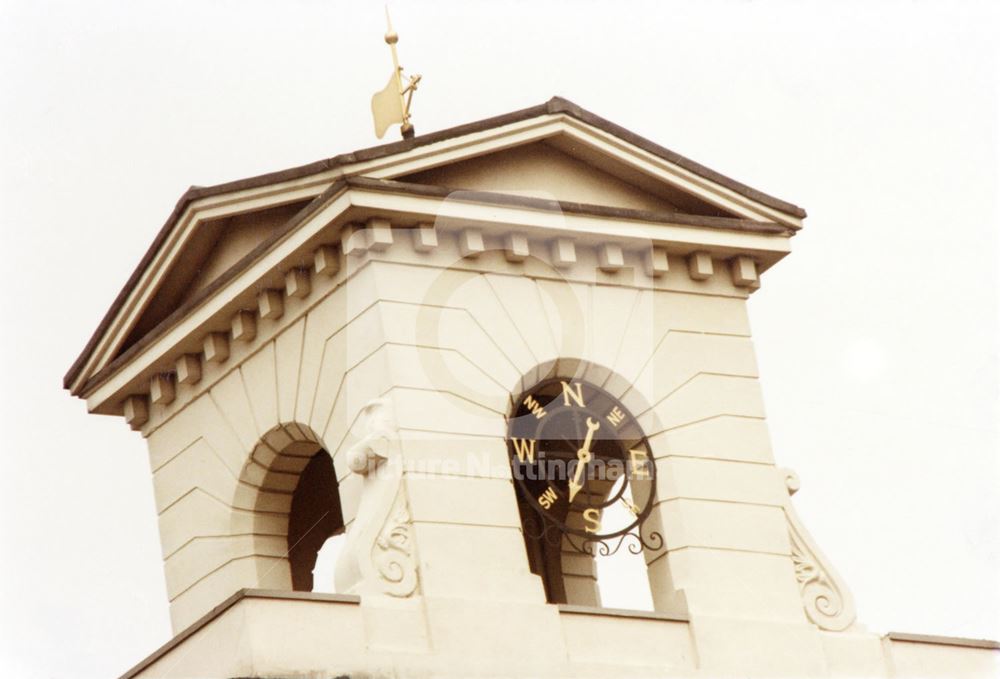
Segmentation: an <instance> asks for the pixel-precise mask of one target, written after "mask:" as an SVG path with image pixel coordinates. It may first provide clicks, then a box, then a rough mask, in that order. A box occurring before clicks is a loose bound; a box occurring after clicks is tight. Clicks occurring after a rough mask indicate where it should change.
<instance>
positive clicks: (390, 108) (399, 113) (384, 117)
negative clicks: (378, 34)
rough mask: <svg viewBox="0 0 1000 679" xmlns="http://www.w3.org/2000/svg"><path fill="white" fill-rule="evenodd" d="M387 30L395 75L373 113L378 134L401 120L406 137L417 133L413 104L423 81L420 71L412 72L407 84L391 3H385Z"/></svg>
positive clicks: (376, 99)
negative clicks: (397, 49)
mask: <svg viewBox="0 0 1000 679" xmlns="http://www.w3.org/2000/svg"><path fill="white" fill-rule="evenodd" d="M385 23H386V29H387V30H386V33H385V42H386V44H387V45H389V49H390V50H391V52H392V67H393V71H392V76H391V77H390V78H389V84H388V85H386V86H385V88H384V89H382V90H381V91H379V92H376V93H375V95H374V96H373V97H372V116H373V117H374V119H375V135H376V136H377V137H378V138H379V139H381V138H382V137H383V136H384V135H385V131H386V129H388V128H389V126H390V125H394V124H395V123H400V128H399V131H400V133H402V135H403V139H410V138H411V137H412V136H413V134H414V130H413V124H412V123H411V122H410V104H411V103H412V101H413V93H414V92H415V91H416V90H417V84H418V83H419V82H420V76H419V75H411V76H410V77H409V82H408V83H407V85H406V87H405V88H404V87H403V67H402V66H400V65H399V57H398V56H397V54H396V43H398V42H399V35H398V34H397V33H396V32H395V31H394V30H392V19H391V18H390V17H389V6H388V5H386V6H385Z"/></svg>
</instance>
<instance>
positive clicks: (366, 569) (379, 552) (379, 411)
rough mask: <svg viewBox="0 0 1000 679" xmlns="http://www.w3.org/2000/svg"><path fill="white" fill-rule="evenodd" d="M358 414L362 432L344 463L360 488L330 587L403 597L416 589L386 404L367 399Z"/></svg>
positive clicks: (395, 442) (414, 564) (398, 465)
mask: <svg viewBox="0 0 1000 679" xmlns="http://www.w3.org/2000/svg"><path fill="white" fill-rule="evenodd" d="M361 418H362V421H363V427H364V432H365V433H364V436H363V437H362V438H361V439H360V440H359V441H358V442H357V443H356V444H354V445H353V446H351V448H350V449H348V451H347V466H348V467H349V468H350V469H351V471H352V472H354V473H355V474H358V475H360V476H362V477H363V481H362V491H361V496H360V501H359V503H358V512H357V515H356V516H355V519H354V523H353V525H352V526H351V529H350V530H349V531H348V534H347V543H346V544H345V545H344V550H343V552H342V553H341V555H340V558H339V559H338V560H337V569H336V574H335V581H336V588H337V591H338V592H342V593H353V594H366V593H371V594H386V595H389V596H393V597H408V596H410V595H412V594H414V593H415V592H416V591H417V584H418V581H417V559H416V554H415V551H414V545H413V528H412V524H411V522H410V511H409V508H408V506H407V502H406V491H405V489H404V487H403V483H402V463H401V460H400V452H399V450H400V449H399V429H398V427H397V425H396V420H395V417H394V415H393V411H392V402H391V401H389V400H388V399H384V398H380V399H374V400H372V401H370V402H369V403H368V404H366V405H365V407H364V408H363V409H362V411H361Z"/></svg>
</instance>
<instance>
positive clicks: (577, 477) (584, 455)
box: [569, 417, 601, 503]
mask: <svg viewBox="0 0 1000 679" xmlns="http://www.w3.org/2000/svg"><path fill="white" fill-rule="evenodd" d="M600 428H601V423H600V422H595V421H594V420H593V419H592V418H590V417H588V418H587V436H586V437H585V438H584V439H583V445H582V446H580V449H579V450H578V451H576V472H575V473H574V474H573V478H572V479H570V480H569V501H570V502H571V503H572V502H573V499H574V498H576V494H577V493H579V492H580V491H581V490H583V484H582V483H580V481H581V480H582V477H583V472H584V470H586V469H587V463H588V462H590V458H592V457H593V453H591V452H590V446H591V444H592V443H593V440H594V432H595V431H597V430H598V429H600Z"/></svg>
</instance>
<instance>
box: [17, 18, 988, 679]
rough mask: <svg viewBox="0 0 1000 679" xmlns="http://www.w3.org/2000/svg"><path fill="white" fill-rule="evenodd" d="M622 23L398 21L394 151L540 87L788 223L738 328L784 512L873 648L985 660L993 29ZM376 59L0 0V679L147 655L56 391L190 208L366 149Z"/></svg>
mask: <svg viewBox="0 0 1000 679" xmlns="http://www.w3.org/2000/svg"><path fill="white" fill-rule="evenodd" d="M625 6H626V5H625V3H621V2H617V3H610V2H607V3H587V2H575V3H540V2H505V3H502V4H501V3H495V4H489V5H487V4H485V3H482V4H480V3H472V2H454V3H451V2H449V3H445V2H434V3H430V2H408V1H402V0H400V1H397V2H394V3H393V6H392V10H393V15H394V16H393V18H394V22H395V24H396V28H397V30H398V31H399V33H400V35H401V41H400V45H399V47H400V55H401V60H402V63H403V65H404V66H406V67H408V68H409V69H410V70H411V71H418V72H420V73H422V74H423V76H424V79H423V83H422V85H421V89H420V91H419V92H418V94H417V97H416V100H415V104H414V121H415V124H416V128H417V131H418V133H421V132H429V131H432V130H436V129H440V128H444V127H448V126H451V125H454V124H458V123H463V122H467V121H470V120H476V119H479V118H483V117H486V116H491V115H495V114H499V113H504V112H507V111H510V110H514V109H518V108H522V107H525V106H529V105H532V104H537V103H540V102H543V101H545V100H546V99H548V98H549V97H551V96H552V95H556V94H558V95H561V96H564V97H567V98H569V99H571V100H573V101H574V102H576V103H577V104H579V105H581V106H583V107H585V108H588V109H590V110H592V111H594V112H595V113H597V114H599V115H601V116H603V117H605V118H608V119H610V120H612V121H614V122H616V123H619V124H621V125H623V126H625V127H627V128H629V129H631V130H634V131H635V132H637V133H639V134H642V135H643V136H646V137H648V138H650V139H652V140H654V141H656V142H659V143H661V144H663V145H665V146H667V147H668V148H671V149H673V150H675V151H678V152H680V153H683V154H685V155H687V156H689V157H691V158H693V159H694V160H697V161H699V162H701V163H703V164H705V165H708V166H709V167H712V168H713V169H716V170H719V171H721V172H723V173H724V174H726V175H729V176H731V177H734V178H736V179H738V180H741V181H743V182H745V183H748V184H750V185H751V186H754V187H756V188H759V189H761V190H764V191H766V192H769V193H772V194H774V195H776V196H778V197H780V198H783V199H786V200H789V201H792V202H794V203H797V204H799V205H802V206H804V207H805V208H807V209H808V211H809V214H810V217H809V218H808V220H807V221H806V227H805V229H804V230H803V231H802V233H801V234H800V235H798V236H796V238H795V239H794V241H793V248H794V252H793V254H792V255H791V256H790V257H788V258H787V259H786V260H785V261H783V262H781V263H780V264H779V265H778V266H777V267H776V268H774V269H773V270H772V271H770V272H769V273H768V274H767V275H766V276H765V278H764V284H763V288H762V289H761V290H760V291H759V292H757V293H756V294H755V295H754V297H753V299H752V302H751V321H752V324H753V330H754V335H755V344H756V347H757V350H758V354H759V361H760V367H761V374H762V383H763V388H764V395H765V398H766V403H767V406H768V415H769V421H770V426H771V432H772V436H773V441H774V449H775V456H776V458H777V460H778V463H779V464H780V465H782V466H788V467H792V468H793V469H795V470H797V471H798V473H799V476H800V477H801V479H802V490H801V491H800V492H799V494H798V495H796V497H795V503H796V506H797V508H798V510H799V513H800V515H801V516H802V518H803V520H804V521H805V523H806V526H807V527H808V528H809V530H810V531H811V532H812V534H813V536H814V537H815V538H816V540H817V542H818V543H819V545H820V546H821V548H822V549H823V550H824V552H826V554H827V555H828V556H829V557H830V558H831V559H832V561H833V563H834V565H835V566H836V568H837V569H838V570H839V572H840V574H841V575H842V576H843V577H844V579H845V580H846V582H847V584H848V585H849V587H850V588H851V590H852V592H853V595H854V598H855V601H856V604H857V609H858V614H859V619H860V620H861V622H862V623H864V624H865V625H867V626H868V627H869V628H870V629H872V630H874V631H878V632H886V631H890V630H893V631H905V632H918V633H932V634H945V635H960V636H968V637H978V638H983V637H987V638H994V639H997V638H1000V622H998V616H997V611H998V610H1000V584H998V579H997V574H998V573H1000V539H998V518H1000V506H998V502H1000V501H998V492H997V489H998V487H1000V477H998V461H997V448H998V425H997V423H998V420H1000V409H998V355H997V347H998V345H1000V334H998V284H1000V280H998V273H997V272H998V266H997V265H998V259H1000V252H998V236H997V232H998V211H1000V208H998V202H997V191H998V188H1000V180H998V155H1000V154H998V143H1000V142H998V100H997V93H998V74H1000V65H998V51H997V47H996V43H997V40H996V35H997V34H1000V17H998V14H997V12H996V10H993V9H990V8H989V6H988V4H987V3H972V2H864V3H861V2H858V3H853V2H838V3H827V4H826V6H825V7H824V8H821V7H820V5H819V3H799V2H719V1H714V2H686V3H671V2H656V3H631V4H628V5H627V6H628V11H625V10H624V9H623V8H624V7H625ZM383 32H384V26H383V15H382V4H381V3H376V2H372V3H350V4H349V3H346V2H334V1H332V0H323V1H321V0H314V1H308V2H306V1H299V2H280V3H279V2H270V3H268V2H259V1H249V0H241V1H238V2H237V1H236V0H231V1H227V2H207V1H202V2H171V3H166V2H144V1H136V0H130V1H128V2H126V1H124V0H122V1H119V2H93V1H88V2H75V3H74V2H28V1H24V2H12V1H10V0H0V159H2V160H0V173H2V174H0V207H2V217H0V219H2V227H0V228H2V231H0V237H2V242H0V251H2V252H3V253H4V255H5V258H4V263H5V266H4V267H3V268H2V271H0V276H2V283H3V286H2V290H3V295H2V298H0V299H2V302H0V304H2V318H3V323H4V328H3V332H2V334H0V343H2V344H0V349H2V351H3V356H4V362H3V366H4V368H3V373H2V374H3V377H2V379H0V385H2V394H0V399H2V400H0V406H2V408H0V418H2V420H0V422H2V426H3V432H4V436H3V439H2V443H0V446H2V453H3V463H4V476H5V480H6V481H5V483H4V491H3V493H0V545H2V550H3V551H2V556H0V675H2V676H4V677H18V678H24V679H34V678H36V677H38V678H42V677H70V676H72V677H106V676H115V675H117V674H119V673H121V672H122V671H124V670H125V669H126V668H128V667H129V666H131V665H132V664H133V663H135V662H137V661H138V660H140V659H141V658H142V657H144V656H145V655H146V654H148V653H150V652H151V651H153V650H154V649H155V648H156V647H157V646H159V645H160V644H162V643H163V642H165V641H166V640H167V639H168V638H169V636H170V632H169V625H168V617H167V601H166V595H165V589H164V583H163V571H162V565H161V561H160V548H159V538H158V535H157V528H156V517H155V511H154V507H153V496H152V486H151V481H150V475H149V468H148V463H147V458H146V452H145V443H144V441H143V440H142V438H141V437H140V436H139V435H138V434H135V433H132V432H130V431H129V430H128V428H127V427H126V426H125V424H124V423H123V422H122V421H121V420H120V419H117V418H105V417H98V416H88V415H86V414H85V408H84V404H83V403H82V402H81V401H78V400H75V399H72V398H70V396H69V395H68V394H67V393H66V392H63V391H61V389H60V382H61V377H62V375H63V373H64V372H65V370H66V369H67V368H68V366H69V365H70V363H71V362H72V360H73V358H74V357H75V356H76V354H77V353H78V352H79V350H80V349H81V348H82V346H83V344H84V342H85V341H86V339H87V337H88V336H89V335H90V333H91V331H92V330H93V329H94V327H95V326H96V324H97V322H98V321H99V320H100V318H101V316H102V315H103V313H104V311H105V309H106V308H107V307H108V305H109V304H110V303H111V301H112V299H113V298H114V296H115V295H116V294H117V292H118V290H119V289H120V287H121V286H122V284H123V283H124V281H125V280H126V278H127V277H128V275H129V273H130V272H131V270H132V268H133V267H134V266H135V264H136V262H137V261H138V259H139V257H140V256H141V254H142V253H143V251H144V250H145V249H146V247H147V246H148V244H149V242H150V241H151V240H152V238H153V236H154V234H155V233H156V231H157V230H158V229H159V227H160V225H161V224H162V223H163V221H164V220H165V218H166V217H167V215H168V214H169V213H170V211H171V209H172V208H173V205H174V202H175V201H176V200H177V198H178V197H179V196H180V194H181V193H182V192H183V191H184V189H186V188H187V186H188V185H189V184H212V183H217V182H222V181H226V180H231V179H236V178H240V177H245V176H249V175H254V174H258V173H262V172H266V171H271V170H278V169H281V168H284V167H288V166H292V165H297V164H302V163H306V162H309V161H312V160H316V159H320V158H325V157H329V156H332V155H335V154H337V153H339V152H344V151H349V150H353V149H356V148H361V147H365V146H370V145H373V144H375V143H376V139H375V138H374V135H373V133H372V129H371V121H370V119H369V108H368V107H369V98H370V97H371V95H372V93H374V92H375V91H376V90H378V89H380V88H382V87H383V86H384V85H385V81H386V78H387V76H388V74H389V72H390V69H391V65H390V61H389V54H388V51H387V48H386V46H385V44H384V43H383V42H382V34H383ZM390 134H391V135H393V137H395V134H396V133H395V132H390Z"/></svg>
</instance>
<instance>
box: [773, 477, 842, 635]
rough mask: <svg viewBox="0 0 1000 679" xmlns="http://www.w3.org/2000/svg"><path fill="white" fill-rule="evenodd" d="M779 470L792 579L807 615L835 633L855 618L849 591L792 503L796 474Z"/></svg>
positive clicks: (796, 484) (823, 627)
mask: <svg viewBox="0 0 1000 679" xmlns="http://www.w3.org/2000/svg"><path fill="white" fill-rule="evenodd" d="M779 471H780V473H781V474H782V475H783V476H784V478H785V487H786V488H787V489H788V495H789V499H788V500H787V501H786V502H785V516H786V518H787V519H788V535H789V538H790V539H791V544H792V563H793V564H794V565H795V578H796V580H798V583H799V591H800V592H801V594H802V603H803V606H804V607H805V611H806V615H807V616H808V617H809V619H810V620H811V621H812V622H813V623H815V624H816V625H817V626H819V627H820V628H821V629H825V630H830V631H834V632H839V631H842V630H845V629H847V628H848V627H850V625H851V623H853V622H854V620H855V617H856V613H855V610H854V601H853V599H852V598H851V593H850V591H849V590H848V589H847V585H846V584H845V583H844V582H843V580H841V578H840V576H839V575H837V572H836V571H835V570H834V569H833V566H832V565H831V564H830V561H829V560H828V559H827V558H826V556H824V554H823V552H821V551H820V549H819V547H817V546H816V543H815V541H814V540H813V538H812V536H811V535H809V531H807V530H806V529H805V526H803V525H802V520H801V519H800V518H799V515H798V513H796V511H795V507H793V506H792V502H791V496H792V495H794V494H795V493H796V492H797V491H798V490H799V488H801V486H802V484H801V482H800V481H799V477H798V474H796V473H795V472H794V471H792V470H791V469H781V470H779Z"/></svg>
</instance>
